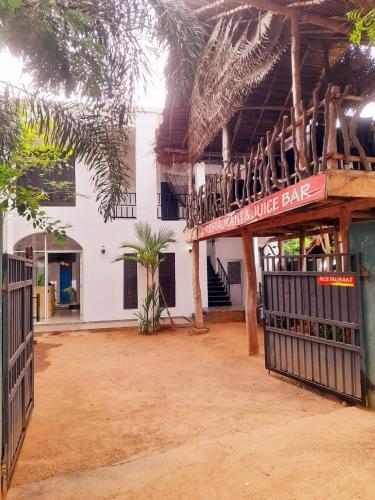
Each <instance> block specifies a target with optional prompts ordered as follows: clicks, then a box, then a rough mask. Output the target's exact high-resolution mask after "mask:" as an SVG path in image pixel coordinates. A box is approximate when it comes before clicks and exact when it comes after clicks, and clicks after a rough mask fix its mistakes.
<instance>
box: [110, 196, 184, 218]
mask: <svg viewBox="0 0 375 500" xmlns="http://www.w3.org/2000/svg"><path fill="white" fill-rule="evenodd" d="M187 197H188V195H187V194H186V193H171V192H164V193H157V206H156V207H155V210H156V216H157V218H158V219H161V220H166V221H167V220H168V221H178V220H185V219H186V213H187ZM136 218H137V194H136V193H128V194H127V196H126V199H125V200H124V203H123V204H122V205H118V206H116V207H115V209H114V211H113V216H112V219H136Z"/></svg>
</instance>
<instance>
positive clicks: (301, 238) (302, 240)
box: [299, 231, 307, 271]
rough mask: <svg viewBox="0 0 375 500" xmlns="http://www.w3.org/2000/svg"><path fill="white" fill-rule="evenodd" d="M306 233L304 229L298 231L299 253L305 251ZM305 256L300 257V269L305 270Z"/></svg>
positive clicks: (301, 253) (302, 253)
mask: <svg viewBox="0 0 375 500" xmlns="http://www.w3.org/2000/svg"><path fill="white" fill-rule="evenodd" d="M305 241H306V234H305V231H300V233H299V253H300V255H305V253H306V244H305ZM306 269H307V266H306V257H302V258H301V271H306Z"/></svg>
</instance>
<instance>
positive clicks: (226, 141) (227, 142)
mask: <svg viewBox="0 0 375 500" xmlns="http://www.w3.org/2000/svg"><path fill="white" fill-rule="evenodd" d="M222 137H223V164H224V168H225V169H227V168H228V167H229V163H230V147H231V139H230V132H229V127H228V125H225V127H223V131H222Z"/></svg>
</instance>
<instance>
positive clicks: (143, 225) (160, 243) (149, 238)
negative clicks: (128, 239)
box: [118, 221, 176, 282]
mask: <svg viewBox="0 0 375 500" xmlns="http://www.w3.org/2000/svg"><path fill="white" fill-rule="evenodd" d="M134 231H135V234H136V236H137V239H138V241H139V244H133V243H123V244H122V245H121V247H120V248H123V249H124V250H126V249H129V250H131V251H132V252H134V255H131V256H125V255H124V256H122V257H120V258H119V259H118V260H121V259H124V260H134V261H136V262H137V263H138V264H140V265H141V266H142V267H144V268H145V269H146V272H147V275H149V274H151V279H152V282H153V280H154V276H155V272H156V271H157V269H158V268H159V266H160V263H161V262H162V260H163V259H162V257H161V256H160V253H161V252H162V251H163V250H166V249H167V248H168V246H169V245H170V244H171V243H175V242H176V240H175V235H174V232H173V231H171V230H170V229H168V228H161V229H159V231H154V232H153V231H152V228H151V226H150V224H148V222H142V221H140V222H137V223H136V224H134Z"/></svg>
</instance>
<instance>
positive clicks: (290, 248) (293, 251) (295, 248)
mask: <svg viewBox="0 0 375 500" xmlns="http://www.w3.org/2000/svg"><path fill="white" fill-rule="evenodd" d="M313 240H314V238H313V237H312V236H306V238H305V248H307V247H308V246H309V245H311V243H312V242H313ZM284 254H285V255H299V238H293V239H292V240H287V241H284Z"/></svg>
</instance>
